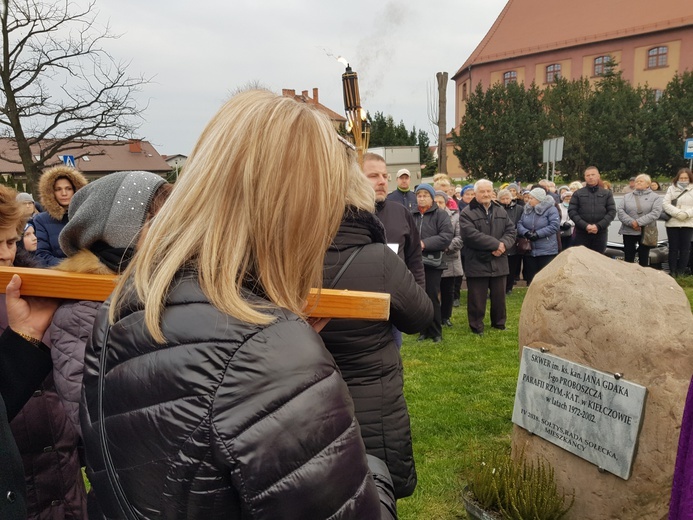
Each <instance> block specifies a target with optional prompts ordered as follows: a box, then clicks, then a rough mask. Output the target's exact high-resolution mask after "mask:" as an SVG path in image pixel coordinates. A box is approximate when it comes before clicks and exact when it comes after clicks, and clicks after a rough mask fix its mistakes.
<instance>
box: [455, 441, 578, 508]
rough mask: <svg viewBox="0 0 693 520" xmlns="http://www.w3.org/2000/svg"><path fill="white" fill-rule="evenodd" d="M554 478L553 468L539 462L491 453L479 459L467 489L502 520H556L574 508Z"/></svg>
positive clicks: (521, 456)
mask: <svg viewBox="0 0 693 520" xmlns="http://www.w3.org/2000/svg"><path fill="white" fill-rule="evenodd" d="M554 477H555V475H554V470H553V467H551V465H550V464H548V463H546V462H545V461H543V460H541V459H539V460H537V461H529V460H527V459H526V457H525V456H524V453H521V454H519V455H518V456H517V457H512V456H511V454H510V453H509V452H507V451H505V452H492V453H490V454H485V455H482V456H480V457H479V461H478V463H477V464H476V466H475V469H474V470H473V472H472V476H471V479H470V481H469V485H468V488H469V491H470V492H471V494H472V495H473V496H474V498H475V500H476V501H477V502H478V503H479V505H480V506H481V507H483V508H484V509H486V510H490V511H495V512H497V513H498V514H499V516H500V518H502V519H503V520H559V519H560V518H563V517H564V516H565V514H566V513H567V512H568V511H569V510H570V508H571V507H572V506H573V503H574V501H575V493H574V492H573V493H572V494H571V495H566V493H565V492H564V491H559V489H558V486H557V485H556V481H555V478H554ZM568 499H569V503H568V504H567V505H566V502H567V501H568Z"/></svg>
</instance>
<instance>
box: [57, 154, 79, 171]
mask: <svg viewBox="0 0 693 520" xmlns="http://www.w3.org/2000/svg"><path fill="white" fill-rule="evenodd" d="M60 158H61V159H62V161H63V163H64V164H65V166H70V167H72V168H76V166H75V156H74V155H61V156H60Z"/></svg>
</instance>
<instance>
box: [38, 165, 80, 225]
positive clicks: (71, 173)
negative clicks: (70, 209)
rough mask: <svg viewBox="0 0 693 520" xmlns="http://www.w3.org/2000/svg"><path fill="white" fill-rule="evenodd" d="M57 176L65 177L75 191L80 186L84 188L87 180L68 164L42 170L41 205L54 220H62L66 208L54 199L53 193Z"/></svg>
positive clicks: (40, 182)
mask: <svg viewBox="0 0 693 520" xmlns="http://www.w3.org/2000/svg"><path fill="white" fill-rule="evenodd" d="M59 177H65V178H67V179H68V180H69V181H70V183H72V186H73V187H74V189H75V192H76V191H77V190H79V189H80V188H84V186H86V185H87V183H88V181H87V179H86V177H85V176H84V175H82V174H81V173H80V172H79V171H78V170H75V169H74V168H70V167H69V166H55V167H53V168H50V169H48V170H46V171H45V172H43V174H42V175H41V178H40V179H39V186H38V191H39V199H40V200H41V204H42V205H43V209H44V210H45V211H47V212H48V214H49V215H50V216H51V217H53V218H54V219H55V220H58V221H60V220H62V219H63V216H64V215H65V213H67V208H63V207H62V206H61V205H60V204H58V201H57V200H56V199H55V195H54V194H53V185H54V184H55V181H56V180H58V178H59Z"/></svg>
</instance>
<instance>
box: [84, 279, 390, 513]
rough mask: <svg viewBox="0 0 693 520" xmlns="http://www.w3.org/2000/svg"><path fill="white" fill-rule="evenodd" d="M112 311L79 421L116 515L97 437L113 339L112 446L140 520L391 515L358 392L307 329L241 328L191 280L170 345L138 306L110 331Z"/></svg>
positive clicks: (90, 356) (108, 395) (178, 290)
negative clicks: (358, 410) (374, 468)
mask: <svg viewBox="0 0 693 520" xmlns="http://www.w3.org/2000/svg"><path fill="white" fill-rule="evenodd" d="M249 298H254V299H257V297H256V296H249ZM108 307H109V303H108V302H107V303H106V304H104V306H103V307H102V308H101V309H100V311H99V313H98V316H97V318H96V322H95V324H94V331H93V335H92V338H91V341H90V342H89V344H88V345H87V351H86V355H85V369H84V394H83V406H82V410H81V417H80V419H81V424H82V432H83V436H84V440H85V445H86V451H87V461H88V466H89V470H88V471H89V478H90V480H91V483H92V485H93V486H94V488H95V490H96V494H97V496H98V498H99V503H100V505H101V506H102V509H103V510H104V512H105V514H106V516H107V517H109V518H117V517H118V518H119V517H122V515H121V514H120V512H119V509H118V505H117V502H116V499H115V497H114V493H113V491H112V488H111V485H110V484H109V480H108V476H107V472H106V470H105V466H104V460H103V457H102V451H101V442H100V440H99V430H98V428H99V423H98V413H97V380H98V371H99V359H98V357H99V355H100V354H101V350H102V348H103V346H104V344H106V343H107V346H108V350H107V353H108V354H107V362H106V368H105V392H104V395H105V398H104V410H105V412H104V415H105V427H106V434H107V436H108V442H107V444H108V449H109V452H110V456H111V457H112V460H113V465H114V467H115V470H116V473H117V476H118V479H119V481H120V483H121V485H122V488H123V491H124V494H125V496H126V497H127V499H128V501H129V502H130V504H131V505H132V506H133V508H134V512H135V516H136V517H139V518H168V519H179V518H180V519H182V518H186V519H193V518H195V519H203V520H212V519H216V518H225V519H236V518H244V519H245V518H253V519H256V518H257V519H260V518H262V519H273V520H274V519H289V518H296V519H299V518H300V519H308V518H310V519H321V518H359V519H362V518H380V517H381V513H380V508H381V504H380V502H379V496H378V490H379V488H377V487H376V484H375V482H374V480H373V477H372V476H371V475H370V474H369V470H368V465H367V460H366V456H365V452H364V446H363V441H362V440H361V437H360V435H359V428H358V423H357V422H356V420H355V418H354V414H353V404H352V401H351V399H350V398H349V394H348V392H347V388H346V385H345V384H344V381H343V380H342V378H341V376H340V374H339V371H338V370H337V367H336V366H335V364H334V361H333V359H332V357H331V356H330V355H329V353H328V352H327V351H326V350H325V348H324V346H323V344H322V342H321V340H320V338H319V337H318V335H317V334H316V333H315V332H314V331H313V330H312V329H311V328H310V327H309V326H308V325H307V324H306V323H305V322H304V321H302V320H301V319H299V318H298V317H297V316H295V315H293V314H291V313H289V312H287V311H285V310H282V309H274V310H272V311H270V312H271V313H272V314H273V315H274V316H275V317H276V320H275V321H274V323H272V324H270V325H268V326H257V325H249V324H246V323H242V322H240V321H238V320H236V319H234V318H232V317H230V316H228V315H225V314H223V313H221V312H220V311H218V310H217V309H216V308H214V307H213V306H212V305H210V303H209V302H208V301H207V298H206V297H205V296H204V294H203V293H202V291H201V289H200V287H199V284H198V283H197V279H196V277H195V276H194V275H193V274H191V273H186V274H181V275H180V277H179V279H177V280H176V281H175V282H174V284H173V285H172V289H171V292H170V295H169V298H168V302H167V305H166V310H165V312H164V315H163V318H162V325H163V326H162V328H163V332H164V335H165V337H166V339H167V341H168V343H166V344H165V345H157V344H155V343H154V341H153V340H152V338H151V337H150V336H149V334H148V333H147V331H146V329H145V327H144V318H143V312H142V309H141V306H140V305H139V304H137V303H136V302H134V301H133V302H129V303H128V304H127V305H125V306H124V308H123V311H122V315H121V317H120V319H119V320H118V321H117V322H116V323H115V324H114V325H113V326H111V327H110V332H109V327H108V319H107V313H108ZM392 510H394V508H392Z"/></svg>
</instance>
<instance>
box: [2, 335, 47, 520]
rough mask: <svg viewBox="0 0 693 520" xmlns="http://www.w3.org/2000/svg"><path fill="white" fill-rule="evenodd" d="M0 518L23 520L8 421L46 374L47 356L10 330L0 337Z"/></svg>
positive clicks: (19, 473) (18, 467)
mask: <svg viewBox="0 0 693 520" xmlns="http://www.w3.org/2000/svg"><path fill="white" fill-rule="evenodd" d="M0 351H2V356H0V518H2V520H26V518H27V503H26V484H25V482H24V465H23V464H22V458H21V455H20V453H19V449H18V448H17V443H16V441H15V440H14V436H13V435H12V430H11V429H10V424H9V421H11V420H12V419H13V418H14V417H15V415H17V413H18V412H19V411H20V410H21V409H22V408H23V407H24V405H25V404H26V403H27V401H29V399H31V396H32V394H33V393H34V392H35V391H36V390H37V389H38V388H39V387H40V386H41V384H42V383H43V380H44V379H45V378H46V377H47V376H48V374H50V371H51V368H52V366H51V357H50V354H49V353H48V349H47V348H46V347H45V345H44V346H43V347H40V348H36V346H35V345H33V344H31V343H29V342H28V341H27V340H25V339H24V338H22V337H21V336H19V335H18V334H17V333H15V332H14V331H13V330H12V329H5V331H4V332H3V333H2V335H1V336H0Z"/></svg>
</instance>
